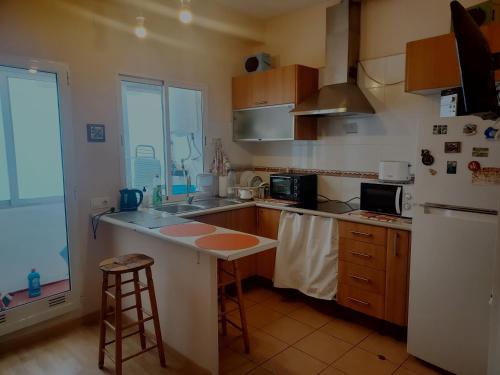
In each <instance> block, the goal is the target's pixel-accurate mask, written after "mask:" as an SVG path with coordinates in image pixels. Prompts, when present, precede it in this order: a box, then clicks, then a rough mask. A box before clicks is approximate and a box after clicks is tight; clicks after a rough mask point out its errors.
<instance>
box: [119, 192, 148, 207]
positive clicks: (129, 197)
mask: <svg viewBox="0 0 500 375" xmlns="http://www.w3.org/2000/svg"><path fill="white" fill-rule="evenodd" d="M143 198H144V195H143V194H142V191H140V190H138V189H122V190H120V211H136V210H137V207H139V205H140V204H141V203H142V200H143Z"/></svg>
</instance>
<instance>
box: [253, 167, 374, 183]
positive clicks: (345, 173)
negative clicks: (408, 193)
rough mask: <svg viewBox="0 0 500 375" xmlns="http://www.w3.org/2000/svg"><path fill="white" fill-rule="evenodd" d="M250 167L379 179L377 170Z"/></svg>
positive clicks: (286, 171)
mask: <svg viewBox="0 0 500 375" xmlns="http://www.w3.org/2000/svg"><path fill="white" fill-rule="evenodd" d="M250 169H252V170H254V171H256V172H268V173H312V174H317V175H319V176H330V177H351V178H364V179H370V180H376V179H378V173H377V172H359V171H339V170H334V169H306V168H284V167H261V166H254V167H250Z"/></svg>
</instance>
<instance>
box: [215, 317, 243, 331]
mask: <svg viewBox="0 0 500 375" xmlns="http://www.w3.org/2000/svg"><path fill="white" fill-rule="evenodd" d="M221 322H222V320H219V323H221ZM226 322H228V323H229V324H231V325H232V326H233V327H234V328H237V329H239V330H240V331H241V332H243V328H242V327H241V326H239V325H238V324H236V323H235V322H233V321H232V320H231V319H228V318H226Z"/></svg>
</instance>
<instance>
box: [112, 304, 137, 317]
mask: <svg viewBox="0 0 500 375" xmlns="http://www.w3.org/2000/svg"><path fill="white" fill-rule="evenodd" d="M136 308H137V305H133V306H129V307H127V308H125V309H122V313H124V312H125V311H129V310H133V309H136ZM111 315H115V312H114V311H110V312H108V313H106V316H111Z"/></svg>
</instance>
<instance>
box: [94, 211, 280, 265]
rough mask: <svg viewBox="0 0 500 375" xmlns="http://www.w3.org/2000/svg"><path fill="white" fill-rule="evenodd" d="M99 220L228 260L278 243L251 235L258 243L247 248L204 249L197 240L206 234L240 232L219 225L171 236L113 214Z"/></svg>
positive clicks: (266, 248) (257, 251)
mask: <svg viewBox="0 0 500 375" xmlns="http://www.w3.org/2000/svg"><path fill="white" fill-rule="evenodd" d="M247 206H248V204H246V203H245V204H244V205H243V207H247ZM230 207H234V208H241V207H242V205H239V204H238V205H233V206H230ZM220 208H224V209H225V208H227V207H217V209H220ZM213 210H215V209H210V210H204V211H203V212H204V213H206V211H210V212H213ZM219 211H220V210H219ZM195 212H196V213H197V214H200V211H195ZM178 216H181V215H178ZM101 221H103V222H105V223H109V224H112V225H116V226H119V227H122V228H126V229H130V230H132V231H135V232H138V233H141V234H144V235H146V236H151V237H155V238H158V239H160V240H163V241H168V242H172V243H175V244H177V245H181V246H184V247H185V248H187V249H191V250H195V251H199V252H200V253H203V254H207V255H209V256H213V257H215V258H218V259H222V260H228V261H232V260H236V259H239V258H243V257H246V256H248V255H252V254H257V253H260V252H262V251H265V250H269V249H272V248H274V247H276V246H277V245H278V241H276V240H272V239H269V238H264V237H260V236H255V235H251V237H254V238H256V239H257V241H258V244H257V245H255V246H252V247H249V248H244V249H241V250H215V249H206V248H202V247H200V246H198V245H197V240H199V239H201V238H203V237H205V236H207V235H213V234H217V235H218V234H239V233H240V232H236V231H234V230H230V229H226V228H221V227H214V228H215V231H213V232H210V233H209V234H200V235H192V236H172V235H168V234H164V233H162V232H161V230H162V228H152V229H151V228H147V227H144V226H141V225H138V224H134V223H128V222H126V221H123V220H117V219H115V218H114V217H113V215H106V216H103V217H102V219H101ZM191 223H196V222H194V221H191ZM182 225H190V223H189V222H188V223H185V224H182Z"/></svg>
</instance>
